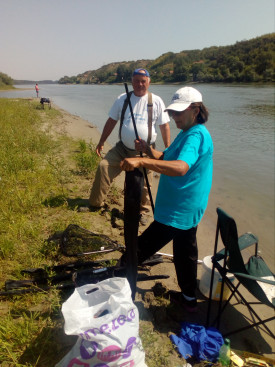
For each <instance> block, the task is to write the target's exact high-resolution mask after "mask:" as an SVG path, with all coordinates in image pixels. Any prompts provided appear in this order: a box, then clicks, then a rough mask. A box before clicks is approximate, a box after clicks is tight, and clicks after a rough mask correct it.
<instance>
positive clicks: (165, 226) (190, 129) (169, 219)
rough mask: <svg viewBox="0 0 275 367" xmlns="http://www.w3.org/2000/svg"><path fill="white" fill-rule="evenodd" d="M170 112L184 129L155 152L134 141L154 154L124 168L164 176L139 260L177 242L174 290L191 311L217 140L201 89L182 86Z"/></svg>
mask: <svg viewBox="0 0 275 367" xmlns="http://www.w3.org/2000/svg"><path fill="white" fill-rule="evenodd" d="M166 111H168V112H169V114H170V116H171V117H172V118H173V119H174V121H175V123H176V125H177V128H178V129H180V130H181V131H180V133H179V134H178V135H177V137H176V138H175V140H174V141H173V143H172V144H171V145H170V146H169V147H168V148H167V149H165V150H164V152H159V151H156V150H155V149H153V148H152V146H149V145H148V144H147V143H146V142H145V141H144V140H140V141H137V140H136V141H135V146H136V150H137V151H142V152H144V153H146V154H147V155H148V156H149V157H150V158H148V157H147V158H138V157H135V158H126V159H124V160H123V161H122V162H121V168H122V169H123V170H125V171H132V170H134V168H139V167H145V168H147V169H150V170H153V171H155V172H158V173H160V174H161V176H160V180H159V186H158V192H157V198H156V203H155V213H154V221H153V223H151V225H150V226H149V227H148V228H147V229H146V230H145V231H144V232H143V234H142V235H141V236H139V238H138V261H139V263H142V262H143V261H145V260H146V259H147V258H149V257H150V256H152V255H153V254H155V253H156V252H157V251H159V250H160V249H161V248H162V247H163V246H165V245H166V244H167V243H168V242H170V241H171V240H173V253H174V264H175V269H176V274H177V280H178V284H179V287H180V289H181V292H172V291H171V292H170V298H171V300H172V301H176V302H180V303H181V304H182V305H183V306H184V307H185V308H186V309H187V310H188V311H189V312H195V311H196V310H197V299H196V287H197V259H198V248H197V237H196V233H197V228H198V224H199V222H200V221H201V219H202V216H203V214H204V212H205V209H206V206H207V202H208V196H209V192H210V189H211V184H212V171H213V160H212V156H213V142H212V138H211V136H210V134H209V132H208V130H207V129H206V127H205V126H204V123H205V122H206V121H207V120H208V110H207V108H206V107H205V106H204V104H203V102H202V95H201V93H200V92H199V91H198V90H196V89H195V88H192V87H184V88H181V89H179V90H178V91H177V92H176V93H175V94H174V96H173V98H172V103H171V104H170V105H169V106H168V107H167V109H166Z"/></svg>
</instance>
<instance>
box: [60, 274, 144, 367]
mask: <svg viewBox="0 0 275 367" xmlns="http://www.w3.org/2000/svg"><path fill="white" fill-rule="evenodd" d="M62 313H63V316H64V319H65V326H64V330H65V333H66V334H67V335H78V336H79V338H78V340H77V342H76V344H75V345H74V347H73V348H72V349H71V351H70V352H69V353H68V354H67V355H66V356H65V357H64V358H63V359H62V360H61V361H60V362H59V363H58V364H57V365H56V367H80V366H82V367H114V366H115V367H134V366H138V367H146V364H145V353H144V350H143V348H142V343H141V340H140V338H139V314H138V309H137V307H136V306H135V304H134V303H133V301H132V298H131V289H130V285H129V283H128V281H127V279H126V278H118V277H114V278H110V279H106V280H103V281H101V282H99V283H97V284H86V285H83V286H82V287H79V288H76V289H75V291H74V293H73V294H72V295H71V296H70V297H69V298H68V300H67V301H65V302H64V303H63V305H62Z"/></svg>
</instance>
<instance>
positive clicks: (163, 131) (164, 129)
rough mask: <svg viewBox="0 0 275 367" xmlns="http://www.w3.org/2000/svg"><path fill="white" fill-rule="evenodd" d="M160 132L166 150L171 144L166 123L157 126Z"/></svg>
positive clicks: (168, 127)
mask: <svg viewBox="0 0 275 367" xmlns="http://www.w3.org/2000/svg"><path fill="white" fill-rule="evenodd" d="M159 128H160V132H161V135H162V140H163V143H164V146H165V148H168V147H169V145H170V143H171V137H170V125H169V123H168V122H167V123H166V124H163V125H159Z"/></svg>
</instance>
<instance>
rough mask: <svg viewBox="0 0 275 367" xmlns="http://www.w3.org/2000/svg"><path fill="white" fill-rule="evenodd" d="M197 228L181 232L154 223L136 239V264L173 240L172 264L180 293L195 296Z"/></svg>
mask: <svg viewBox="0 0 275 367" xmlns="http://www.w3.org/2000/svg"><path fill="white" fill-rule="evenodd" d="M196 233H197V227H194V228H191V229H188V230H183V229H178V228H174V227H170V226H167V225H165V224H161V223H159V222H157V221H154V222H153V223H152V224H151V225H150V226H149V227H148V228H147V229H146V230H145V231H144V232H143V233H142V235H141V236H139V237H138V262H139V264H141V263H142V262H143V261H145V260H146V259H148V258H149V257H150V256H152V255H153V254H155V253H156V252H158V251H159V250H160V249H161V248H162V247H163V246H165V245H166V244H167V243H168V242H170V241H171V240H173V255H174V264H175V269H176V274H177V279H178V284H179V287H180V289H181V291H182V292H183V293H184V294H185V295H186V296H189V297H195V296H196V294H195V293H196V288H197V260H198V247H197V237H196Z"/></svg>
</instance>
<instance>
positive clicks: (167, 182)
mask: <svg viewBox="0 0 275 367" xmlns="http://www.w3.org/2000/svg"><path fill="white" fill-rule="evenodd" d="M163 159H164V160H165V161H174V160H181V161H184V162H186V163H187V164H188V166H189V170H188V172H187V173H186V174H185V175H184V176H177V177H172V176H166V175H163V174H162V175H161V176H160V180H159V186H158V192H157V198H156V203H155V213H154V218H155V220H156V221H158V222H160V223H163V224H166V225H168V226H172V227H175V228H179V229H190V228H193V227H195V226H197V225H198V224H199V222H200V221H201V219H202V216H203V214H204V212H205V209H206V207H207V202H208V196H209V193H210V189H211V185H212V174H213V142H212V138H211V135H210V133H209V132H208V130H207V129H206V127H205V126H204V125H201V124H198V125H195V126H193V127H191V128H190V129H189V130H187V131H186V132H183V131H181V132H180V133H179V134H178V135H177V137H176V139H175V140H174V141H173V143H172V144H171V145H170V146H169V147H168V148H167V149H166V150H165V151H164V158H163Z"/></svg>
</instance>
